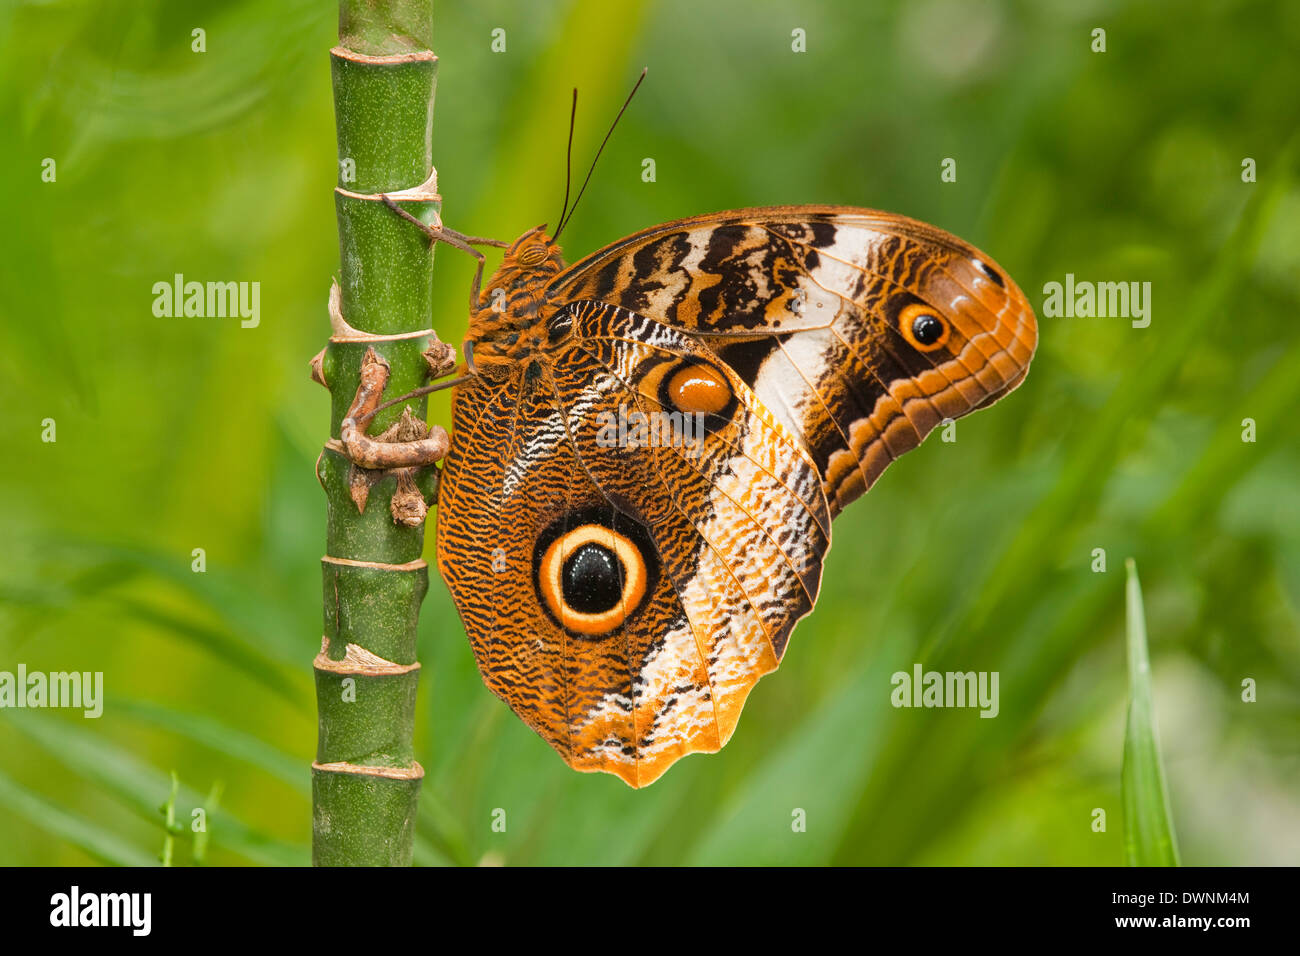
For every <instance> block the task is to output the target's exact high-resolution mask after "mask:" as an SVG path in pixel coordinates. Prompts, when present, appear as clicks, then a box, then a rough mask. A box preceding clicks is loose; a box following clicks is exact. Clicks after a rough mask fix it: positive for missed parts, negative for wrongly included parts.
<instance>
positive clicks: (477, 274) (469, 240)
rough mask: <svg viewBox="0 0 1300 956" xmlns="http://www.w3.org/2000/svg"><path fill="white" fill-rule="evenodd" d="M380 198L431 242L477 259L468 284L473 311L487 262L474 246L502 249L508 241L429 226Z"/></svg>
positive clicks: (399, 207)
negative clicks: (472, 275)
mask: <svg viewBox="0 0 1300 956" xmlns="http://www.w3.org/2000/svg"><path fill="white" fill-rule="evenodd" d="M380 198H382V199H383V201H384V205H385V206H387V207H388V208H389V209H391V210H392V211H393V212H395V213H397V215H399V216H401V217H402V218H403V219H405V220H406V221H407V222H410V223H412V224H414V225H415V226H416V227H418V228H419V230H420V231H421V232H423V233H424V234H425V235H426V236H428V237H429V239H430V240H432V241H433V242H445V243H446V244H447V245H449V246H452V247H454V248H456V249H459V250H460V251H461V252H467V253H469V254H470V255H471V256H473V257H474V258H475V259H476V260H477V262H478V265H477V266H476V267H475V269H474V282H473V284H472V285H471V286H470V292H469V308H470V311H471V312H473V311H474V310H475V309H477V308H478V305H479V301H478V300H479V293H480V290H481V288H482V285H483V267H484V265H486V263H487V257H486V256H484V255H483V253H481V252H479V251H478V250H477V249H475V248H474V247H475V246H491V247H493V248H495V249H504V248H506V247H507V246H509V245H510V243H508V242H503V241H502V240H500V239H485V238H483V237H482V236H467V235H465V234H464V233H462V232H457V231H456V230H455V229H448V228H447V227H446V226H442V225H438V226H430V225H429V224H428V223H425V222H421V221H420V220H419V219H417V218H416V217H415V216H412V215H411V214H410V213H409V212H407V211H406V210H405V209H403V208H402V207H401V206H399V205H398V204H397V203H396V202H394V201H393V200H392V199H390V198H389V197H388V196H382V197H380Z"/></svg>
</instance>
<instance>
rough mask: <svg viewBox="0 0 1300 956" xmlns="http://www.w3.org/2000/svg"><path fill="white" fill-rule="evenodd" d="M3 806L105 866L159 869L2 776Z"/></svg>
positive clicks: (147, 855)
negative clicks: (152, 867)
mask: <svg viewBox="0 0 1300 956" xmlns="http://www.w3.org/2000/svg"><path fill="white" fill-rule="evenodd" d="M0 806H3V807H6V808H8V810H9V812H10V813H13V814H17V815H18V816H20V817H24V818H26V819H27V820H29V821H30V822H31V823H33V824H35V825H36V826H38V827H40V828H41V829H42V830H45V831H47V832H48V833H50V834H51V835H53V836H55V837H58V838H59V839H60V840H63V841H65V842H67V843H71V844H72V845H73V846H75V847H78V848H79V849H82V850H85V851H86V852H87V853H89V854H90V855H91V856H93V857H94V858H95V859H97V860H99V861H100V862H102V863H109V864H112V865H114V866H157V865H158V860H157V859H156V858H155V857H154V855H153V854H152V853H148V852H146V851H144V850H141V849H139V848H137V847H134V846H132V845H131V844H129V843H127V842H126V841H124V840H123V839H121V838H120V837H119V836H117V834H115V833H112V832H110V831H108V830H104V829H102V828H100V827H98V826H96V825H95V824H93V823H91V822H90V821H89V820H85V819H83V818H81V817H79V816H77V815H75V814H73V813H69V812H68V811H67V810H64V809H63V808H62V807H56V806H55V805H54V804H52V803H50V802H49V801H48V800H46V799H45V798H44V797H42V796H40V795H38V794H35V793H32V792H31V791H30V790H27V789H25V788H23V787H21V786H19V785H18V784H17V783H15V782H14V781H13V780H11V779H10V778H9V777H7V776H5V774H4V773H3V772H0Z"/></svg>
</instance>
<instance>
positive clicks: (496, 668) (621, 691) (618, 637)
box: [438, 368, 716, 786]
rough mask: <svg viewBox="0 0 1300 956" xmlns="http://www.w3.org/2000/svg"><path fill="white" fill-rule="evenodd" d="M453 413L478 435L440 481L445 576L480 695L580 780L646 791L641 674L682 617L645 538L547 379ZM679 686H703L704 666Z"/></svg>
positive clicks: (466, 439)
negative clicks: (594, 474) (510, 713)
mask: <svg viewBox="0 0 1300 956" xmlns="http://www.w3.org/2000/svg"><path fill="white" fill-rule="evenodd" d="M455 401H456V405H457V414H456V420H457V421H458V422H459V421H461V420H462V417H463V418H465V419H466V420H471V419H472V421H473V424H472V427H471V431H470V432H468V433H463V434H460V435H458V436H457V440H454V441H453V442H452V453H451V454H450V455H449V456H448V458H447V460H446V462H445V464H444V468H443V473H442V477H441V480H440V485H439V499H438V567H439V570H440V571H441V573H442V577H443V580H444V581H445V582H446V584H447V587H448V589H449V590H450V591H451V594H452V598H453V600H454V601H455V603H456V607H457V610H458V611H459V612H460V616H461V621H462V622H463V624H464V626H465V631H466V634H467V635H468V637H469V640H470V645H471V647H472V648H473V650H474V656H475V660H476V661H477V663H478V667H479V672H480V674H481V675H482V677H483V681H484V683H485V684H486V685H487V686H488V687H489V688H490V689H491V690H492V691H493V692H494V693H496V694H497V695H498V696H499V697H501V698H502V699H503V700H505V701H506V702H507V703H508V704H509V705H510V707H511V708H512V709H513V710H514V711H515V713H516V714H518V715H519V717H520V718H521V719H522V720H523V721H524V722H525V723H526V724H528V725H529V726H530V727H532V728H533V729H534V730H535V731H536V732H537V733H538V734H539V735H541V736H542V737H543V739H545V740H546V741H547V742H548V743H549V744H550V745H551V746H552V747H554V748H555V750H556V751H558V752H559V753H560V755H561V756H562V757H563V758H564V759H565V760H566V761H567V762H568V763H569V764H570V765H572V766H573V767H575V768H576V769H579V770H606V771H609V772H611V773H616V774H618V775H619V776H620V777H622V778H623V779H624V780H626V781H627V782H628V783H630V784H631V785H633V786H640V785H643V784H644V783H647V782H649V779H651V778H649V777H647V776H646V775H645V774H644V773H643V772H642V771H641V770H640V768H639V767H638V764H639V754H638V749H637V740H638V737H639V735H638V728H637V721H638V720H639V719H640V715H639V714H638V713H637V712H636V708H635V706H634V701H635V699H636V696H637V694H638V691H637V681H638V679H639V678H638V673H639V668H640V667H641V662H642V661H643V660H644V659H645V657H646V655H647V653H648V652H649V647H650V645H651V644H652V643H662V642H663V641H664V640H665V635H669V634H671V633H672V632H673V631H674V629H675V628H677V626H678V623H679V621H680V619H681V617H682V612H681V608H680V605H679V603H678V602H677V599H676V596H675V594H674V593H673V591H672V589H671V587H670V586H669V584H668V582H667V581H666V579H665V576H664V575H663V574H661V573H660V571H659V558H658V555H657V552H656V549H655V546H654V544H653V538H652V536H651V532H650V531H649V528H648V525H647V524H646V523H645V522H644V521H643V520H641V519H640V518H638V516H637V515H636V514H634V513H633V512H632V510H631V508H630V507H624V508H620V507H618V506H616V505H615V504H614V503H612V502H611V501H610V499H609V498H608V497H606V496H605V495H603V494H602V493H601V490H600V489H599V488H597V487H596V486H595V485H594V484H593V482H592V481H591V479H590V478H589V476H588V475H587V473H586V471H585V470H584V469H583V468H582V466H581V464H580V463H579V461H578V459H577V456H576V454H575V451H574V448H573V445H572V442H571V441H570V440H569V437H568V431H567V428H566V423H565V421H564V418H563V416H562V415H561V414H560V412H559V410H558V408H557V406H556V403H555V399H554V393H553V391H552V390H551V388H550V387H549V382H547V381H546V380H545V379H544V378H543V377H541V376H530V375H529V374H527V370H526V369H523V368H521V369H519V370H518V371H517V372H516V374H515V375H514V376H513V377H512V379H511V380H510V382H509V383H508V384H507V385H506V386H504V387H501V388H499V389H498V390H497V391H496V392H495V393H489V392H487V391H485V390H484V389H481V388H479V389H476V388H474V387H473V386H471V387H469V388H466V389H463V390H458V393H457V395H456V398H455ZM475 402H478V403H481V407H479V408H477V409H476V410H475V412H474V414H473V415H472V416H471V415H470V413H469V412H462V403H475ZM678 679H679V680H680V681H682V682H683V683H685V682H690V681H698V683H699V684H700V685H701V686H703V687H705V688H706V689H707V686H708V681H707V676H706V673H705V671H704V668H703V665H702V663H700V662H699V661H692V660H690V659H683V662H682V667H681V672H680V673H679V675H678ZM705 702H706V703H708V705H709V713H710V714H711V703H709V702H708V700H707V694H706V696H705ZM591 715H599V719H598V720H597V719H593V718H592V716H591ZM715 749H716V748H715ZM656 776H657V774H656Z"/></svg>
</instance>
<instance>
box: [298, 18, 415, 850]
mask: <svg viewBox="0 0 1300 956" xmlns="http://www.w3.org/2000/svg"><path fill="white" fill-rule="evenodd" d="M432 19H433V14H432V4H431V0H342V2H341V3H340V15H339V46H338V47H336V48H335V49H334V50H332V51H331V54H330V56H331V62H332V73H333V84H334V102H335V118H336V122H337V127H338V146H339V182H338V188H337V189H336V190H335V207H336V213H337V219H338V229H339V251H340V261H341V269H340V273H339V279H338V284H337V288H336V289H335V290H334V292H333V293H332V295H331V302H330V314H331V316H330V317H331V322H332V327H333V331H334V334H333V335H332V336H331V338H330V341H329V344H328V345H327V346H326V348H325V349H324V351H323V352H322V353H321V354H320V355H319V356H318V357H317V360H316V361H315V362H314V363H313V377H314V378H315V379H316V380H317V381H319V382H321V384H324V385H325V386H326V387H327V388H329V390H330V395H331V420H330V434H331V436H332V439H331V441H329V442H327V443H326V446H325V449H324V450H323V451H322V453H321V456H320V458H319V460H318V461H317V465H316V470H317V476H318V478H319V479H320V482H321V486H322V487H323V488H324V489H325V495H326V499H327V504H328V523H327V529H326V556H325V557H324V558H323V559H322V562H321V563H322V570H323V584H324V609H325V615H324V617H325V621H324V636H323V639H322V643H321V652H320V655H319V656H318V657H317V658H316V661H315V664H314V668H315V673H316V701H317V712H318V717H319V737H318V745H317V753H316V760H315V762H314V763H313V764H312V802H313V814H312V862H313V863H314V864H315V865H317V866H346V865H360V866H364V865H371V866H406V865H409V864H410V862H411V851H412V845H413V839H414V829H415V816H416V803H417V799H418V796H419V789H420V782H421V779H422V778H423V775H424V772H423V770H422V769H421V767H420V765H419V764H418V763H417V762H416V760H415V756H414V749H413V730H414V715H415V693H416V685H417V682H418V680H419V666H420V665H419V663H418V661H417V660H416V627H417V623H418V620H419V612H420V604H421V602H422V601H423V599H424V595H425V592H426V591H427V590H428V569H427V567H426V565H425V563H424V561H423V560H421V558H420V555H421V554H422V552H423V550H424V525H423V523H421V522H419V521H417V522H416V523H415V524H414V526H411V525H408V524H404V523H399V522H398V521H397V520H396V517H395V515H396V512H395V511H393V510H390V500H391V499H392V498H393V496H394V494H395V493H397V492H398V491H399V481H400V479H401V475H400V474H399V473H397V472H394V471H380V470H371V471H362V470H357V469H354V465H353V462H352V461H351V460H350V459H349V458H348V456H347V454H346V452H345V449H344V446H343V444H342V443H341V442H340V437H341V434H340V433H341V428H342V424H343V420H344V418H345V417H346V416H347V413H348V409H349V407H350V405H351V404H352V402H353V400H354V398H355V397H356V395H357V389H358V384H359V380H360V374H361V368H362V364H363V361H364V359H365V356H366V354H367V353H368V352H371V351H373V353H374V355H376V356H378V357H379V358H380V359H382V360H383V362H385V363H386V364H387V366H388V370H389V378H388V382H387V386H386V388H385V391H384V394H385V397H388V396H394V395H401V394H404V393H405V392H407V391H410V390H411V389H414V388H417V387H419V386H421V385H423V384H425V382H427V380H428V377H429V374H430V366H429V362H428V361H427V360H426V358H425V356H424V354H423V353H424V351H425V349H426V348H428V347H429V346H430V344H431V343H434V342H436V341H437V340H436V337H434V336H433V335H432V332H431V331H430V323H431V315H432V306H433V300H432V278H433V256H432V253H431V250H430V248H429V242H428V240H427V238H426V237H424V236H423V235H422V234H421V233H420V232H419V231H418V230H416V229H414V228H412V226H411V225H410V223H407V222H404V221H403V220H402V219H400V218H399V217H397V216H395V215H393V213H392V211H391V210H389V209H387V208H386V207H385V206H384V205H383V203H382V202H381V201H380V198H379V197H380V194H381V193H388V194H391V195H393V196H394V198H396V199H398V200H399V201H401V203H402V206H403V208H405V209H406V210H407V211H409V212H410V213H411V214H412V215H414V216H416V217H417V218H419V219H420V220H421V221H422V222H426V223H434V222H437V219H438V214H439V210H440V200H439V197H438V195H437V177H436V173H435V172H434V169H433V163H432V151H431V131H432V118H433V99H434V88H435V83H436V78H437V66H438V61H437V57H435V56H434V55H433V53H432V52H431V51H430V49H429V46H430V42H431V36H432ZM408 407H409V409H410V411H411V413H412V414H414V415H415V416H416V417H417V418H418V419H420V420H421V421H422V420H423V419H424V416H425V409H426V400H425V399H423V398H420V399H417V400H413V401H410V402H407V403H404V404H403V405H398V406H395V407H393V408H391V409H387V410H385V411H383V412H380V413H379V414H378V415H376V416H375V418H374V421H373V422H371V423H370V424H369V426H368V428H366V431H367V433H368V435H369V437H371V438H376V437H378V436H379V435H380V434H381V433H382V432H383V431H384V430H385V429H387V428H388V427H389V426H391V425H393V424H394V423H396V422H398V421H399V420H400V418H401V416H402V414H403V411H404V409H405V408H408ZM407 476H408V478H409V479H410V480H411V481H412V482H413V484H414V486H415V487H416V488H418V491H419V494H420V496H422V497H423V498H424V499H425V500H426V501H431V500H432V497H433V493H434V480H435V470H434V469H433V468H432V467H422V468H419V469H416V470H415V471H414V472H413V473H412V472H408V473H407ZM359 482H360V483H361V484H363V485H364V486H365V489H368V493H366V494H363V495H361V496H360V498H358V494H357V490H358V483H359ZM363 490H364V489H363ZM406 494H407V495H408V497H409V495H410V494H411V492H410V489H409V488H408V489H407V491H406ZM417 504H419V502H417ZM422 508H423V506H422V505H420V509H421V510H422Z"/></svg>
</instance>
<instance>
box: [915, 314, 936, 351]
mask: <svg viewBox="0 0 1300 956" xmlns="http://www.w3.org/2000/svg"><path fill="white" fill-rule="evenodd" d="M942 334H943V323H942V322H940V321H939V320H938V319H936V318H935V317H934V316H933V315H930V314H929V313H926V314H925V315H918V316H917V317H916V319H915V320H914V321H913V322H912V335H913V337H914V338H915V339H916V340H917V341H918V342H920V343H921V344H922V345H933V344H934V343H935V342H938V341H939V336H940V335H942Z"/></svg>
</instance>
